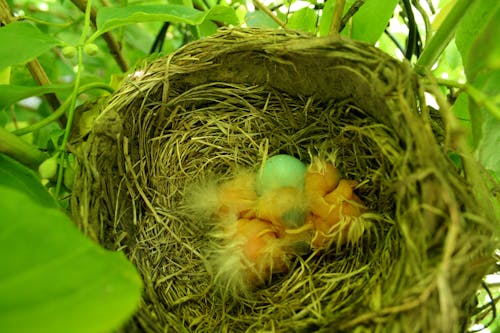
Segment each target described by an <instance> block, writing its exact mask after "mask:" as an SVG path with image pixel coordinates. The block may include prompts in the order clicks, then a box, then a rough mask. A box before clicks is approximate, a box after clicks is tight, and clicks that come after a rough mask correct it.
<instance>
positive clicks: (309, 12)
mask: <svg viewBox="0 0 500 333" xmlns="http://www.w3.org/2000/svg"><path fill="white" fill-rule="evenodd" d="M317 19H318V16H317V15H316V12H315V11H314V9H312V8H309V7H306V8H302V9H300V10H298V11H296V12H295V13H293V14H292V15H290V18H289V19H288V24H287V27H288V28H290V29H296V30H302V31H307V32H310V33H314V32H315V31H316V21H317Z"/></svg>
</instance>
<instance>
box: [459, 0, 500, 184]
mask: <svg viewBox="0 0 500 333" xmlns="http://www.w3.org/2000/svg"><path fill="white" fill-rule="evenodd" d="M479 4H480V5H479ZM488 4H489V6H487V5H488ZM488 10H489V11H490V12H488ZM472 14H475V15H478V17H479V18H482V20H484V21H478V20H476V19H474V18H472V17H471V15H472ZM474 24H476V26H474ZM464 25H465V28H464V27H463V26H462V27H461V29H460V30H459V31H457V36H456V39H457V46H458V47H459V50H460V53H461V54H462V58H463V59H464V67H465V73H466V76H467V81H468V83H469V84H470V85H471V86H472V88H470V89H468V90H467V92H468V93H469V95H470V97H469V113H470V117H471V125H472V132H473V141H474V146H475V148H476V154H477V157H478V159H479V161H480V162H481V163H482V164H483V165H484V166H485V167H486V168H487V169H490V170H492V171H493V172H495V173H496V174H497V175H498V174H500V154H499V153H498V147H499V145H500V113H499V112H498V110H500V66H499V65H498V64H499V63H500V53H499V49H500V48H499V46H498V42H497V39H498V35H499V34H500V4H497V3H496V1H495V3H493V2H491V1H490V2H488V1H482V2H477V3H475V4H474V5H473V7H471V11H470V12H469V13H468V14H467V17H466V18H464ZM472 34H474V35H472Z"/></svg>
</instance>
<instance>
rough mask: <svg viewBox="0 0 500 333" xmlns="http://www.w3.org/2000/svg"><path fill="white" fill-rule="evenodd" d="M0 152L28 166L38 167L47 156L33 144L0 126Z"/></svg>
mask: <svg viewBox="0 0 500 333" xmlns="http://www.w3.org/2000/svg"><path fill="white" fill-rule="evenodd" d="M0 152H1V153H5V154H7V155H9V156H10V157H12V158H13V159H15V160H17V161H19V162H21V163H22V164H24V165H26V166H29V167H30V168H32V169H36V168H38V166H39V165H40V163H42V162H43V161H44V160H45V159H46V158H47V157H48V156H47V155H46V154H45V153H43V152H42V151H40V150H39V149H38V148H36V147H35V146H33V145H31V144H29V143H28V142H26V141H24V140H23V139H21V138H20V137H18V136H17V135H15V134H12V133H10V132H9V131H7V130H6V129H5V128H3V127H1V126H0Z"/></svg>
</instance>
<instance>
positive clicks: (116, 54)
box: [2, 0, 128, 72]
mask: <svg viewBox="0 0 500 333" xmlns="http://www.w3.org/2000/svg"><path fill="white" fill-rule="evenodd" d="M2 1H3V0H2ZM71 2H72V3H73V4H74V5H75V6H76V7H77V8H78V9H80V10H81V11H82V13H85V7H86V6H87V0H71ZM96 17H97V11H96V10H95V8H94V7H92V9H91V11H90V20H91V21H92V25H93V26H94V27H96V26H97V25H96ZM102 38H103V39H104V41H105V42H106V44H107V45H108V48H109V51H110V53H111V56H112V57H113V58H114V59H115V61H116V63H117V64H118V66H119V67H120V69H121V70H122V72H126V71H127V70H128V64H127V61H126V60H125V58H124V57H123V55H122V53H121V51H120V46H119V45H118V42H117V41H116V39H115V38H114V36H113V35H112V34H111V32H109V31H108V32H105V33H103V34H102Z"/></svg>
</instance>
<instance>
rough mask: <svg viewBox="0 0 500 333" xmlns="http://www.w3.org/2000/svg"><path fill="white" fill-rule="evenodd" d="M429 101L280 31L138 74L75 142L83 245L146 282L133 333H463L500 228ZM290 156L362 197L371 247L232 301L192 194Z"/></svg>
mask: <svg viewBox="0 0 500 333" xmlns="http://www.w3.org/2000/svg"><path fill="white" fill-rule="evenodd" d="M422 91H423V88H422V85H421V84H420V81H419V79H418V78H417V77H416V76H415V74H414V73H413V72H412V70H411V68H410V66H409V65H408V64H406V63H402V62H399V61H397V60H395V59H393V58H391V57H389V56H388V55H386V54H384V53H382V52H381V51H379V50H378V49H376V48H375V47H372V46H369V45H365V44H362V43H356V42H353V41H347V40H334V39H329V38H326V39H325V38H314V37H311V36H308V35H304V34H301V33H297V32H291V31H279V30H273V31H267V30H258V29H239V30H238V29H236V30H234V29H233V30H222V31H221V32H219V33H218V34H217V35H215V36H213V37H210V38H206V39H203V40H200V41H197V42H194V43H191V44H188V45H186V46H184V47H183V48H181V49H180V50H178V51H176V52H175V53H173V54H171V55H170V56H168V57H164V58H159V59H156V60H154V61H152V62H150V63H148V64H146V65H144V66H143V68H140V69H138V70H137V71H136V72H134V73H132V74H130V75H129V77H128V78H127V79H126V80H125V82H124V83H123V85H122V87H121V88H120V89H119V90H118V91H117V92H116V93H115V94H113V95H112V96H111V97H109V98H108V99H107V101H106V103H105V106H104V107H103V110H102V112H101V114H100V116H99V117H98V118H97V119H96V120H95V123H94V126H93V128H92V131H91V133H90V134H89V136H88V137H85V138H81V139H79V140H78V141H77V142H75V143H74V145H75V147H77V148H76V149H75V154H76V156H77V157H78V161H79V171H78V173H77V177H76V180H75V185H74V188H73V193H74V194H73V197H72V209H73V215H74V217H75V219H76V220H77V221H78V223H79V225H80V227H81V228H82V230H84V232H86V233H87V234H88V235H89V236H90V237H93V238H95V239H96V240H98V241H99V242H100V243H101V244H103V245H104V246H105V247H107V248H110V249H114V250H120V251H123V252H125V253H126V254H127V256H128V257H129V258H130V260H131V261H132V262H133V263H134V264H135V265H136V266H137V268H138V270H139V272H140V273H141V275H142V277H143V280H144V284H145V289H144V293H143V300H142V302H141V307H140V309H139V311H138V313H137V314H136V315H135V317H134V318H133V320H132V321H131V322H129V323H128V324H127V325H126V326H125V328H124V330H125V331H130V332H133V331H146V332H165V331H169V330H172V331H176V332H182V331H196V332H224V331H227V332H229V331H231V332H239V331H278V332H283V331H305V332H309V331H328V332H330V331H332V330H334V331H349V332H352V331H356V332H358V331H367V332H377V331H399V332H422V331H427V332H435V331H446V332H458V331H463V330H464V329H466V327H467V325H469V324H470V319H471V316H472V311H473V309H474V307H475V292H476V290H477V288H478V286H479V285H480V283H481V279H482V277H483V276H484V275H485V274H486V273H487V272H488V269H490V268H491V265H492V263H493V259H492V253H493V250H494V246H495V244H494V235H493V234H494V230H495V226H497V225H498V216H496V215H495V213H494V209H493V208H492V206H491V195H490V192H489V190H488V188H487V184H486V182H485V181H484V177H483V176H482V171H481V168H480V167H479V165H477V164H476V162H474V160H473V159H471V158H470V157H469V156H468V155H467V154H465V153H462V152H461V151H460V150H459V149H458V148H457V149H455V151H454V152H455V153H459V154H460V156H461V157H462V161H463V162H462V164H461V165H457V164H456V163H453V162H452V161H451V160H450V159H449V158H448V155H449V153H450V152H451V151H452V149H451V148H450V147H449V145H447V144H446V137H444V138H443V137H441V136H440V135H437V134H436V133H437V131H436V128H439V127H440V126H439V125H436V124H435V122H434V121H433V120H432V117H430V115H429V113H430V112H429V109H428V108H427V107H426V105H425V100H424V98H423V93H422ZM440 133H441V132H440ZM280 153H286V154H290V155H293V156H295V157H297V158H299V159H301V160H302V161H304V162H308V161H310V158H311V156H320V157H322V158H324V159H332V160H334V161H335V164H336V166H337V167H338V168H339V169H340V171H341V172H342V174H343V175H344V176H345V177H346V178H349V179H355V180H357V181H359V182H360V186H359V187H358V189H357V193H358V194H359V196H360V197H361V198H362V200H363V202H364V203H365V204H366V205H367V207H368V208H369V211H370V213H369V214H367V215H366V217H365V223H366V231H365V233H364V235H363V237H362V239H361V240H360V242H359V243H358V244H356V245H355V246H344V247H341V248H335V249H331V250H330V251H324V252H323V253H321V254H320V255H306V256H304V257H298V258H296V259H295V261H294V263H293V266H292V269H291V270H290V272H289V273H287V274H283V275H280V276H276V277H274V278H273V280H272V282H271V283H269V284H267V285H265V286H263V287H262V288H259V289H257V290H255V291H254V292H253V294H252V296H251V297H248V298H245V299H241V298H240V299H236V298H234V299H233V298H231V297H230V296H228V295H227V294H224V293H220V292H219V291H218V289H217V287H216V285H215V284H214V276H215V274H216V273H215V272H214V267H212V266H211V265H210V264H209V263H208V262H209V260H208V259H207V253H209V249H210V247H211V246H216V244H215V245H214V242H216V240H214V239H213V238H212V237H211V233H212V230H213V228H214V225H213V223H211V219H210V216H203V214H199V213H195V212H193V211H192V210H191V209H190V207H189V204H187V203H186V193H187V191H188V189H189V188H190V186H191V185H192V184H195V183H197V182H204V181H207V179H212V180H213V179H217V180H220V181H222V180H225V179H229V178H230V177H231V176H232V175H233V174H234V173H235V172H237V170H239V169H241V168H255V167H256V166H259V165H261V164H262V162H263V161H264V160H265V159H266V158H267V157H268V156H271V155H275V154H280ZM465 175H466V176H465Z"/></svg>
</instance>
